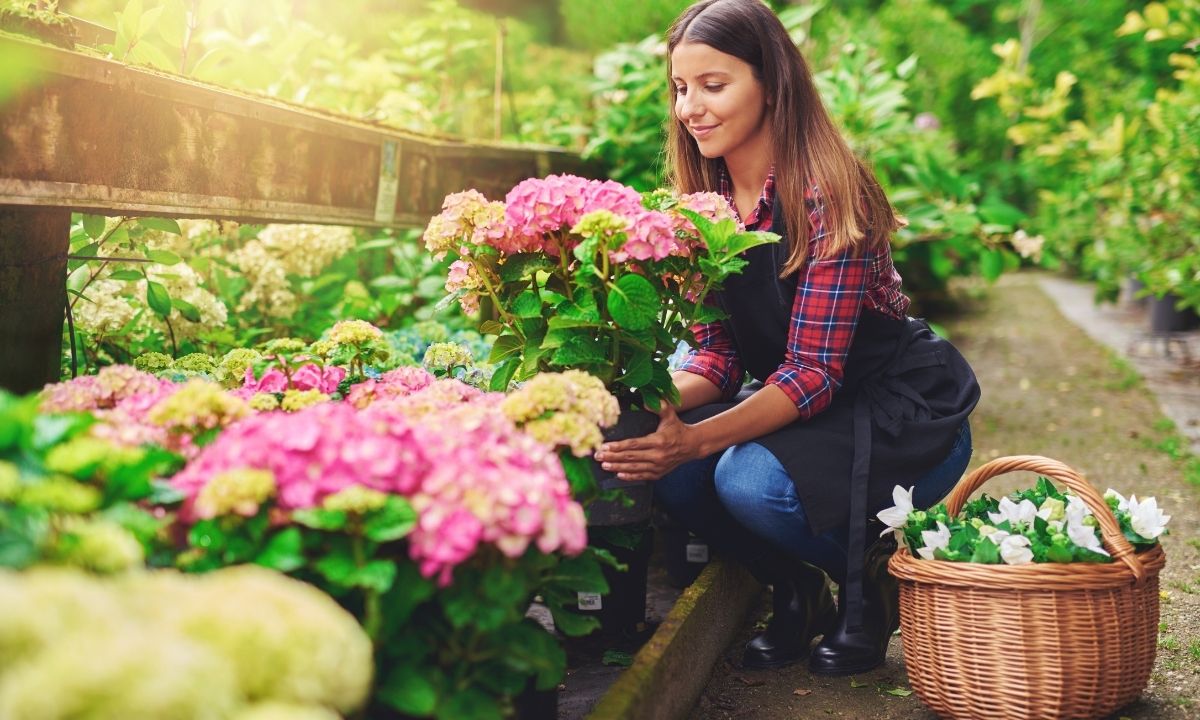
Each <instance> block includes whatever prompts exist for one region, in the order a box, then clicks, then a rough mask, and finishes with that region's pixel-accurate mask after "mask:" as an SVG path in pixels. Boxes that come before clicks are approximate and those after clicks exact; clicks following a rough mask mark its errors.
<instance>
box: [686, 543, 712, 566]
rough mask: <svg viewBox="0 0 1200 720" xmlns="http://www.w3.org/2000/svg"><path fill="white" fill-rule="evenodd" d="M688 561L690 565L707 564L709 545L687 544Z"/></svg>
mask: <svg viewBox="0 0 1200 720" xmlns="http://www.w3.org/2000/svg"><path fill="white" fill-rule="evenodd" d="M687 561H688V562H690V563H706V562H708V545H706V544H704V543H697V542H693V543H688V544H687Z"/></svg>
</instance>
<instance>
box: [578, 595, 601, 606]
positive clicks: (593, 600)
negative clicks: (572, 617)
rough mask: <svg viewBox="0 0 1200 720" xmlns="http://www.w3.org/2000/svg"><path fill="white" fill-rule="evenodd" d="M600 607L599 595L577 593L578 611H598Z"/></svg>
mask: <svg viewBox="0 0 1200 720" xmlns="http://www.w3.org/2000/svg"><path fill="white" fill-rule="evenodd" d="M601 606H602V603H601V602H600V593H590V592H581V593H579V609H580V610H599V609H600V608H601Z"/></svg>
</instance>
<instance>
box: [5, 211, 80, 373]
mask: <svg viewBox="0 0 1200 720" xmlns="http://www.w3.org/2000/svg"><path fill="white" fill-rule="evenodd" d="M70 234H71V211H70V210H66V209H63V208H37V207H19V206H14V205H0V388H4V389H5V390H8V391H10V392H15V393H18V394H23V393H27V392H32V391H34V390H40V389H41V388H42V386H43V385H45V384H46V383H49V382H55V381H57V380H58V378H59V368H60V364H61V362H62V332H63V318H64V307H65V306H66V302H67V251H68V249H69V247H70Z"/></svg>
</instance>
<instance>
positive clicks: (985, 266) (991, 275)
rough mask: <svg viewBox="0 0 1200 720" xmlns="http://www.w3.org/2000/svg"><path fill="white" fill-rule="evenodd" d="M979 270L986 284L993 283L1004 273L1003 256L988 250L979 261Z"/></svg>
mask: <svg viewBox="0 0 1200 720" xmlns="http://www.w3.org/2000/svg"><path fill="white" fill-rule="evenodd" d="M979 270H980V272H981V273H983V277H984V278H985V279H986V280H987V281H988V282H995V281H996V279H997V278H999V277H1000V275H1001V274H1002V273H1003V272H1004V254H1003V253H1001V252H1000V251H999V250H988V251H987V252H985V253H984V254H983V257H981V258H980V259H979Z"/></svg>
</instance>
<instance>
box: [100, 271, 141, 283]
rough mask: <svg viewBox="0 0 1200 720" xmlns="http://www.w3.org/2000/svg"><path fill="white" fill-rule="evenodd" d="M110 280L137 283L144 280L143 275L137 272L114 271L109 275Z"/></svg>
mask: <svg viewBox="0 0 1200 720" xmlns="http://www.w3.org/2000/svg"><path fill="white" fill-rule="evenodd" d="M108 277H109V278H111V279H113V280H126V281H133V282H137V281H138V280H141V279H142V274H141V273H140V272H138V271H137V270H114V271H113V272H111V273H109V275H108Z"/></svg>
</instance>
